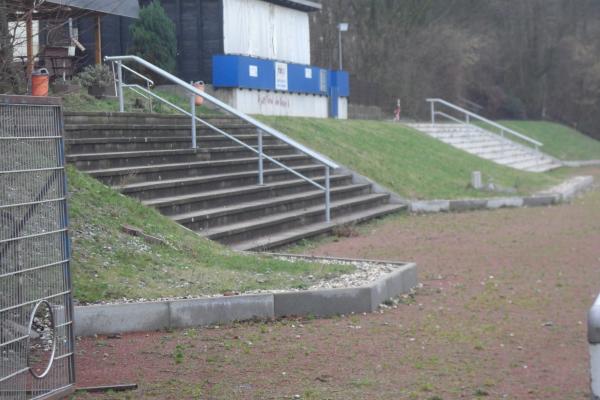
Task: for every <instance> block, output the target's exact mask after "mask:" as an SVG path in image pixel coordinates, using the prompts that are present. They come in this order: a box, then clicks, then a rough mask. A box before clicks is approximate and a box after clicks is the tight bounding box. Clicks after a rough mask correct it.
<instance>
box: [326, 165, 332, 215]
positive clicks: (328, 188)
mask: <svg viewBox="0 0 600 400" xmlns="http://www.w3.org/2000/svg"><path fill="white" fill-rule="evenodd" d="M329 175H330V168H329V165H326V166H325V221H326V222H331V185H330V176H329Z"/></svg>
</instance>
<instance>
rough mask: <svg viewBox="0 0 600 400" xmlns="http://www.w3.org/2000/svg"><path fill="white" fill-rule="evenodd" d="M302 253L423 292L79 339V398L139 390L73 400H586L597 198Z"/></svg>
mask: <svg viewBox="0 0 600 400" xmlns="http://www.w3.org/2000/svg"><path fill="white" fill-rule="evenodd" d="M589 172H590V173H593V174H594V175H596V177H597V179H598V177H600V169H590V171H589ZM311 252H312V253H313V254H315V255H330V256H339V257H351V258H370V259H390V260H411V261H415V262H417V265H418V268H419V274H420V281H421V282H422V287H421V288H419V289H417V291H416V293H415V294H413V295H410V296H406V297H404V298H401V299H399V301H398V302H397V303H396V304H394V305H390V306H389V307H385V308H383V309H382V310H381V311H380V312H379V313H375V314H369V315H350V316H343V317H339V318H331V319H324V320H312V319H304V320H283V321H275V322H269V323H245V324H236V325H232V326H227V327H213V328H210V329H191V330H185V331H175V332H156V333H141V334H131V335H123V336H122V337H120V336H119V337H117V338H113V339H111V338H106V337H98V338H85V339H82V340H80V341H78V348H77V368H78V382H79V385H81V386H87V385H96V384H97V385H100V384H117V383H126V382H136V383H138V384H139V385H140V389H139V390H138V391H136V392H130V393H128V394H106V395H98V396H96V397H91V395H79V396H78V398H83V399H85V398H106V399H109V398H110V399H112V398H132V399H133V398H135V399H293V398H300V399H390V400H392V399H394V400H395V399H423V400H440V399H444V400H446V399H479V398H490V399H526V400H527V399H532V400H533V399H557V400H570V399H573V400H574V399H580V400H581V399H584V398H589V391H588V384H589V378H588V362H589V360H588V355H587V342H586V326H585V321H586V312H587V310H588V308H589V307H590V305H591V304H592V302H593V300H594V298H595V296H596V295H597V293H598V291H599V290H600V279H599V278H600V191H598V190H596V191H593V192H590V193H588V194H586V195H585V196H584V197H582V198H580V199H577V200H576V201H575V202H574V203H573V204H571V205H561V206H556V207H548V208H531V209H527V208H523V209H505V210H497V211H481V212H471V213H460V214H431V215H423V216H400V217H393V218H389V219H386V220H385V221H383V222H379V223H374V224H372V225H370V228H369V229H368V230H367V231H366V234H362V235H360V236H358V237H352V238H347V239H339V241H337V242H332V243H325V244H322V245H320V246H316V247H314V248H313V249H312V250H311Z"/></svg>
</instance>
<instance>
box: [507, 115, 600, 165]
mask: <svg viewBox="0 0 600 400" xmlns="http://www.w3.org/2000/svg"><path fill="white" fill-rule="evenodd" d="M500 123H501V124H503V125H506V126H507V127H509V128H511V129H514V130H516V131H517V132H520V133H523V134H525V135H527V136H529V137H531V138H533V139H536V140H538V141H540V142H542V143H544V146H543V147H542V151H544V152H546V153H548V154H550V155H553V156H555V157H557V158H559V159H561V160H600V141H598V140H596V139H593V138H591V137H589V136H586V135H584V134H583V133H581V132H578V131H576V130H574V129H571V128H569V127H568V126H565V125H561V124H556V123H552V122H546V121H500Z"/></svg>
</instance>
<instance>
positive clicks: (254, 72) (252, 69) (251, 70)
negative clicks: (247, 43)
mask: <svg viewBox="0 0 600 400" xmlns="http://www.w3.org/2000/svg"><path fill="white" fill-rule="evenodd" d="M248 75H250V76H251V77H252V78H258V66H257V65H250V66H248Z"/></svg>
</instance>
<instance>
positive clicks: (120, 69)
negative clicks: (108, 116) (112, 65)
mask: <svg viewBox="0 0 600 400" xmlns="http://www.w3.org/2000/svg"><path fill="white" fill-rule="evenodd" d="M117 77H118V79H119V85H118V87H117V88H118V93H117V94H118V96H119V112H125V99H124V98H123V65H122V62H121V61H117Z"/></svg>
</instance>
